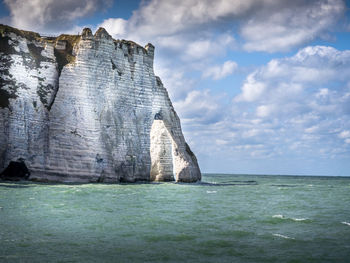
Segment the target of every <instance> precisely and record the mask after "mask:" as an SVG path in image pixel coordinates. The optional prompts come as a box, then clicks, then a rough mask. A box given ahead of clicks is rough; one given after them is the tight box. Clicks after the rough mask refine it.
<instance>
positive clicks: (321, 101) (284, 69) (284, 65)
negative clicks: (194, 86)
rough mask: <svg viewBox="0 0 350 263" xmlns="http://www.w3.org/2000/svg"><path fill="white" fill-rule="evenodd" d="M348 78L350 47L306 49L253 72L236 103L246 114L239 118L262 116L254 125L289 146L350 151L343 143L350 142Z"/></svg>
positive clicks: (349, 80)
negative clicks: (320, 147)
mask: <svg viewBox="0 0 350 263" xmlns="http://www.w3.org/2000/svg"><path fill="white" fill-rule="evenodd" d="M349 76H350V51H338V50H336V49H334V48H331V47H325V46H312V47H306V48H304V49H302V50H300V51H299V52H298V53H297V54H296V55H294V56H292V57H288V58H283V59H275V60H272V61H270V62H269V63H268V64H267V65H266V66H263V67H261V68H259V69H257V70H256V71H255V72H253V73H251V74H250V75H249V76H248V77H247V79H246V81H245V83H244V84H243V86H242V88H241V93H240V94H238V95H237V96H236V97H235V98H234V99H233V103H234V105H236V106H237V108H239V109H241V110H243V111H244V112H245V114H241V118H244V119H246V120H255V121H256V120H259V121H258V122H255V123H252V125H254V127H255V129H258V130H259V129H260V128H258V127H262V128H261V129H263V130H266V128H267V127H269V128H270V130H271V131H272V132H273V134H274V136H275V138H280V140H281V141H284V142H283V143H282V144H281V145H286V146H287V145H288V147H286V148H290V149H294V150H296V149H299V150H300V149H302V148H309V149H313V150H314V147H315V146H316V145H318V146H319V145H322V146H323V151H322V153H323V154H324V153H326V152H328V153H331V152H332V153H333V154H334V151H333V150H334V148H337V149H342V150H341V151H339V153H344V152H349V150H348V149H347V148H344V147H343V145H342V140H343V142H345V143H348V141H350V140H349V139H350V132H349V130H350V115H349V107H348V105H349V103H350V97H349V92H350V87H349V82H350V79H349ZM284 136H286V137H284ZM259 140H262V141H264V140H265V142H266V143H263V144H264V145H268V144H269V143H268V141H270V139H267V140H266V138H264V136H262V137H261V136H260V137H259Z"/></svg>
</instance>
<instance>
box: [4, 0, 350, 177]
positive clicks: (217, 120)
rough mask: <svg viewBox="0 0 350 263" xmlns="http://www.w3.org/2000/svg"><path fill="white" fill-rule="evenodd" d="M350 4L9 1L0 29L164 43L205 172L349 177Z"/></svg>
mask: <svg viewBox="0 0 350 263" xmlns="http://www.w3.org/2000/svg"><path fill="white" fill-rule="evenodd" d="M349 8H350V1H343V0H293V1H290V0H259V1H257V0H202V1H199V0H163V1H162V0H148V1H131V0H129V1H128V0H126V1H122V0H115V1H113V0H74V1H73V0H60V1H55V0H30V1H29V0H3V1H2V2H1V4H0V23H3V24H8V25H11V26H14V27H17V28H20V29H26V30H31V31H36V32H39V33H42V34H53V35H57V34H59V33H71V34H77V33H78V32H81V30H82V29H83V28H84V27H90V28H91V29H92V30H93V31H95V30H96V29H97V28H98V27H100V26H101V27H104V28H106V30H107V31H108V32H109V33H110V34H111V35H112V36H113V37H114V38H115V39H129V40H133V41H135V42H137V43H139V44H141V45H143V46H144V45H145V44H147V43H149V42H150V43H152V44H153V45H155V47H156V53H155V65H154V70H155V74H156V75H158V76H160V77H161V79H162V81H163V83H164V85H165V87H166V88H167V90H168V91H169V95H170V98H171V100H172V102H173V105H174V107H175V110H176V111H177V113H178V115H179V117H180V119H181V124H182V129H183V132H184V135H185V138H186V140H187V142H188V143H189V145H190V146H191V148H192V150H193V152H194V153H195V154H196V156H197V158H198V161H199V165H200V168H201V170H202V172H211V173H238V174H252V173H253V174H288V175H331V176H350V10H349Z"/></svg>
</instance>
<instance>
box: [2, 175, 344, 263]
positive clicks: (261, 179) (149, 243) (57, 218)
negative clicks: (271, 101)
mask: <svg viewBox="0 0 350 263" xmlns="http://www.w3.org/2000/svg"><path fill="white" fill-rule="evenodd" d="M202 181H203V182H204V183H201V184H175V183H161V184H155V183H154V184H121V185H115V184H82V185H78V184H73V185H72V184H39V183H8V182H0V207H1V208H0V262H317V263H319V262H350V177H344V178H340V177H300V176H298V177H297V176H294V177H293V176H262V175H259V176H258V175H215V174H206V175H204V176H203V179H202Z"/></svg>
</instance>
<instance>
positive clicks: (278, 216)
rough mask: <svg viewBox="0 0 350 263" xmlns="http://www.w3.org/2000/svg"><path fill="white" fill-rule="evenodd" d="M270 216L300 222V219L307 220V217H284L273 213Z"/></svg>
mask: <svg viewBox="0 0 350 263" xmlns="http://www.w3.org/2000/svg"><path fill="white" fill-rule="evenodd" d="M272 218H279V219H286V220H288V219H289V220H293V221H296V222H301V221H306V220H309V219H308V218H289V217H285V216H283V215H273V216H272Z"/></svg>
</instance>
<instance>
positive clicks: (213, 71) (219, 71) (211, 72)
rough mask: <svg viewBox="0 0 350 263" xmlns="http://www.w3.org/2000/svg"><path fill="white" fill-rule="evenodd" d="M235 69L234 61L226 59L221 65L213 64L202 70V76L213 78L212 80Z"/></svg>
mask: <svg viewBox="0 0 350 263" xmlns="http://www.w3.org/2000/svg"><path fill="white" fill-rule="evenodd" d="M236 69H237V63H236V62H234V61H230V60H228V61H226V62H225V63H224V64H222V65H221V66H219V65H215V66H212V67H209V68H207V69H206V70H205V71H204V72H203V77H204V78H213V79H214V80H218V79H222V78H225V77H227V76H228V75H231V74H232V73H233V72H234V71H235V70H236Z"/></svg>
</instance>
